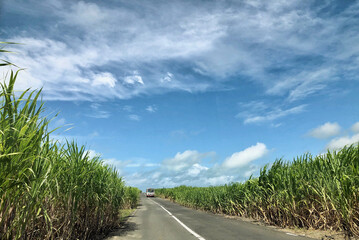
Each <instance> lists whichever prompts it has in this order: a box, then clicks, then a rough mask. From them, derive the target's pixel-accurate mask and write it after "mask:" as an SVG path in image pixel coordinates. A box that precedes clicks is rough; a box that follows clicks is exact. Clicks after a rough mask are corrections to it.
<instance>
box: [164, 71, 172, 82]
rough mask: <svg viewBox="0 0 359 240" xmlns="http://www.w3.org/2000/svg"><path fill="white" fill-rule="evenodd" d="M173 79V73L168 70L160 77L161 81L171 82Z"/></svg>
mask: <svg viewBox="0 0 359 240" xmlns="http://www.w3.org/2000/svg"><path fill="white" fill-rule="evenodd" d="M172 80H173V74H172V73H170V72H168V73H167V74H166V75H165V76H164V77H163V78H161V82H171V81H172Z"/></svg>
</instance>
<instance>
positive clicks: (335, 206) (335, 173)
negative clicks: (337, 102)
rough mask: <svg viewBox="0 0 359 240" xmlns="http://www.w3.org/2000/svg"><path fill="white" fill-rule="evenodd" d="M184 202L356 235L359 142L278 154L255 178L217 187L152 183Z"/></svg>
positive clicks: (286, 224) (287, 224) (358, 228)
mask: <svg viewBox="0 0 359 240" xmlns="http://www.w3.org/2000/svg"><path fill="white" fill-rule="evenodd" d="M156 195H157V196H160V197H163V198H168V199H171V200H173V201H175V202H177V203H180V204H182V205H185V206H188V207H192V208H196V209H202V210H206V211H211V212H213V213H224V214H228V215H236V216H243V217H250V218H254V219H257V220H262V221H264V222H266V223H268V224H272V225H277V226H280V227H298V228H307V229H322V230H335V231H344V232H345V233H346V235H347V236H350V235H355V236H359V145H353V146H350V147H345V148H343V149H342V150H340V151H334V152H327V153H326V154H323V155H319V156H312V155H310V154H305V155H303V156H300V157H297V158H296V159H294V160H293V161H291V162H288V161H283V160H282V159H279V160H276V161H275V162H274V163H273V165H272V166H271V167H268V166H265V167H264V168H263V169H261V171H260V175H259V177H257V178H250V179H249V180H247V181H246V182H244V183H231V184H228V185H224V186H215V187H188V186H179V187H175V188H167V189H166V188H163V189H156Z"/></svg>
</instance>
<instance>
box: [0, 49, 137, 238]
mask: <svg viewBox="0 0 359 240" xmlns="http://www.w3.org/2000/svg"><path fill="white" fill-rule="evenodd" d="M0 49H1V52H6V50H3V49H2V48H0ZM4 64H5V65H7V64H6V62H5V63H4ZM9 64H10V63H9ZM17 75H18V72H13V71H11V72H10V74H9V76H8V79H6V80H5V79H4V82H3V83H1V84H0V87H1V92H0V239H87V238H89V237H90V236H92V235H95V234H99V233H102V232H106V231H107V230H109V229H113V228H114V227H117V226H118V224H119V222H120V220H121V215H120V213H121V211H122V210H123V209H131V208H135V207H136V204H137V202H138V201H139V192H140V191H139V189H137V188H133V187H127V186H125V183H124V181H123V179H122V178H121V177H120V176H119V174H118V173H117V171H116V170H115V169H114V168H113V167H110V166H108V165H106V164H104V163H103V161H102V160H101V159H100V157H90V156H89V153H88V151H87V150H86V148H85V147H84V146H79V145H78V144H77V143H76V142H74V141H72V142H66V143H65V144H61V143H59V142H56V141H53V140H52V139H51V133H52V132H53V130H51V129H49V123H50V120H49V119H47V118H46V117H43V116H44V115H46V112H45V108H44V103H42V102H41V101H40V100H39V99H40V96H41V90H40V91H30V90H26V91H24V92H22V93H18V94H15V92H14V85H15V82H16V78H17Z"/></svg>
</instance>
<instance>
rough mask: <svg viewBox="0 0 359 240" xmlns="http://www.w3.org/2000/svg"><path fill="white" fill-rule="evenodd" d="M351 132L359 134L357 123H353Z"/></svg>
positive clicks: (358, 124) (358, 123)
mask: <svg viewBox="0 0 359 240" xmlns="http://www.w3.org/2000/svg"><path fill="white" fill-rule="evenodd" d="M351 130H352V131H353V132H355V133H359V122H356V123H354V124H353V126H352V127H351Z"/></svg>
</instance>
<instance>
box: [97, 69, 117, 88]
mask: <svg viewBox="0 0 359 240" xmlns="http://www.w3.org/2000/svg"><path fill="white" fill-rule="evenodd" d="M92 79H93V80H92V86H101V85H103V86H108V87H110V88H114V87H115V85H116V81H117V80H116V79H115V78H114V76H113V75H112V74H111V73H109V72H104V73H100V74H93V76H92Z"/></svg>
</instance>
